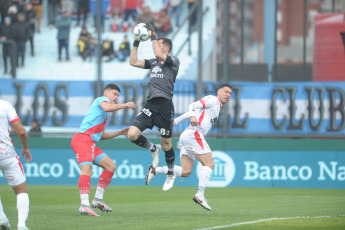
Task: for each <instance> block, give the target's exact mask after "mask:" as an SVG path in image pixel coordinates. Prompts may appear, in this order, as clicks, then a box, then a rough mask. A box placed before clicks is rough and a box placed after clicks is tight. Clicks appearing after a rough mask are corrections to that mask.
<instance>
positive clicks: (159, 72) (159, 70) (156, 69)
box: [150, 66, 164, 78]
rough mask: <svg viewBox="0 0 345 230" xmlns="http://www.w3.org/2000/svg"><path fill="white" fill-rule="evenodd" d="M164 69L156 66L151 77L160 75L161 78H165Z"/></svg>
mask: <svg viewBox="0 0 345 230" xmlns="http://www.w3.org/2000/svg"><path fill="white" fill-rule="evenodd" d="M161 72H162V69H161V67H159V66H155V67H154V68H153V69H152V71H151V76H150V77H159V78H163V77H164V75H163V74H162V73H161Z"/></svg>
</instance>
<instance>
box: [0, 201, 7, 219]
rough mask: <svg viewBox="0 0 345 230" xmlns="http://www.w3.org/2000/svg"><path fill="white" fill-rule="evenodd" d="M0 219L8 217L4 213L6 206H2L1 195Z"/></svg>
mask: <svg viewBox="0 0 345 230" xmlns="http://www.w3.org/2000/svg"><path fill="white" fill-rule="evenodd" d="M0 219H5V220H6V219H7V216H6V214H5V213H4V208H3V207H2V203H1V196H0Z"/></svg>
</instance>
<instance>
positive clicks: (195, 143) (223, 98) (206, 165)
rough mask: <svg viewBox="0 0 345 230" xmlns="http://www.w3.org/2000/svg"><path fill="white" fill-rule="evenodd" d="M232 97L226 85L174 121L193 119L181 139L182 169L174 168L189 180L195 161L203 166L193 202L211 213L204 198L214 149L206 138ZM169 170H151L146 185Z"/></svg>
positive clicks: (179, 167)
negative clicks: (215, 94)
mask: <svg viewBox="0 0 345 230" xmlns="http://www.w3.org/2000/svg"><path fill="white" fill-rule="evenodd" d="M231 94H232V87H231V86H230V85H228V84H223V85H221V86H220V87H219V89H218V90H217V96H213V95H209V96H206V97H204V98H202V99H200V100H199V101H197V102H194V103H192V104H190V105H189V111H188V112H187V113H185V114H183V115H181V116H179V117H177V118H176V119H175V120H174V125H177V124H179V123H181V122H182V121H184V120H186V119H188V118H190V125H189V127H188V128H186V130H185V131H183V132H182V134H181V136H180V141H179V145H180V161H181V166H175V167H174V173H175V175H176V176H178V177H188V176H189V175H190V174H191V172H192V170H193V165H194V161H195V158H196V159H198V160H199V162H200V163H201V164H202V169H201V172H200V175H199V186H198V192H197V194H195V196H194V197H193V200H194V201H195V202H196V203H198V204H200V205H201V206H202V207H203V208H205V209H207V210H211V207H210V206H209V205H208V204H207V201H206V199H205V196H204V191H205V187H206V185H207V183H208V181H209V180H210V176H211V173H212V170H213V168H214V162H213V157H212V153H211V149H210V147H209V146H208V144H207V142H206V140H205V138H204V137H205V136H206V134H207V133H208V131H209V130H210V129H211V127H212V126H213V125H214V124H215V123H216V121H217V119H218V116H219V112H220V109H221V108H222V106H223V105H224V104H226V103H227V102H228V101H229V99H230V97H231ZM166 173H167V167H166V166H164V167H157V168H156V169H154V168H153V167H149V171H148V173H147V175H146V184H148V183H149V182H150V181H151V179H152V178H153V177H154V176H155V175H156V174H166Z"/></svg>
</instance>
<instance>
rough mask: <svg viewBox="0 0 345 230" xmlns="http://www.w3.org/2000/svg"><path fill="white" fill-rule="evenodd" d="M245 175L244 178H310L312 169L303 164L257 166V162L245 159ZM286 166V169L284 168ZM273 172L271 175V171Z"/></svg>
mask: <svg viewBox="0 0 345 230" xmlns="http://www.w3.org/2000/svg"><path fill="white" fill-rule="evenodd" d="M244 165H245V176H244V178H243V179H244V180H257V179H259V180H293V181H294V180H299V179H300V180H304V181H306V180H310V178H311V177H312V174H313V173H312V169H311V168H310V167H309V166H307V165H303V166H301V167H300V168H299V167H298V166H296V165H292V166H290V167H288V168H287V167H286V166H283V165H273V166H271V167H270V166H267V165H263V166H260V167H259V164H258V163H257V162H255V161H245V162H244ZM286 168H287V170H286ZM272 172H273V175H271V173H272Z"/></svg>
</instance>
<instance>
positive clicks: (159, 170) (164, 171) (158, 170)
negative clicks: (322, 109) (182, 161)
mask: <svg viewBox="0 0 345 230" xmlns="http://www.w3.org/2000/svg"><path fill="white" fill-rule="evenodd" d="M174 173H175V174H176V176H178V177H181V175H182V167H181V166H178V165H175V166H174ZM156 174H165V175H167V174H168V166H163V167H157V168H156Z"/></svg>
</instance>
